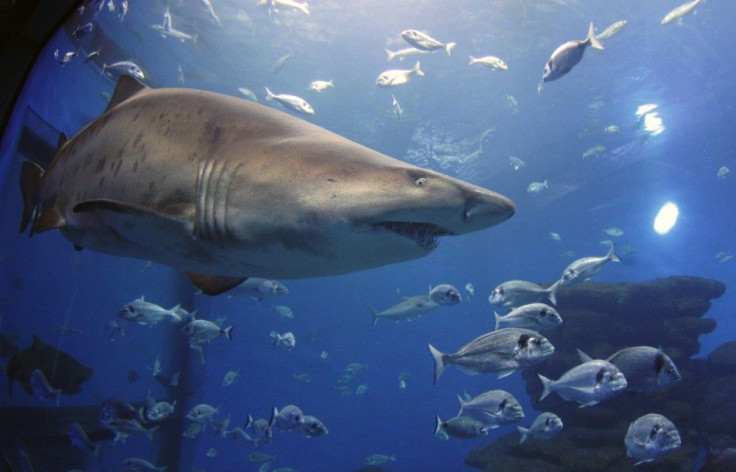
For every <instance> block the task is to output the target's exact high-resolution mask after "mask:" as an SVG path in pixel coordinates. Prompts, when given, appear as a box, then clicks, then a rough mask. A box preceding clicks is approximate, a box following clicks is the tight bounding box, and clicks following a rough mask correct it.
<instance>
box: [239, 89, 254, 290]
mask: <svg viewBox="0 0 736 472" xmlns="http://www.w3.org/2000/svg"><path fill="white" fill-rule="evenodd" d="M238 92H240V93H242V94H243V95H244V96H245V97H247V98H248V99H249V100H252V101H254V102H258V96H256V94H255V92H253V91H252V90H251V89H249V88H245V87H238ZM248 280H250V279H247V280H246V282H247V281H248Z"/></svg>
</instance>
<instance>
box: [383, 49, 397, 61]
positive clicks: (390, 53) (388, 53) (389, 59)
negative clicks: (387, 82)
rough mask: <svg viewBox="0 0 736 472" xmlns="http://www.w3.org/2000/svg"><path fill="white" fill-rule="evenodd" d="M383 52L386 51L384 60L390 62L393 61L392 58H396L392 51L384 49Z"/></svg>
mask: <svg viewBox="0 0 736 472" xmlns="http://www.w3.org/2000/svg"><path fill="white" fill-rule="evenodd" d="M384 51H386V56H387V57H386V58H387V59H388V61H389V62H391V61H392V60H393V59H394V57H396V53H394V52H393V51H389V50H388V49H384Z"/></svg>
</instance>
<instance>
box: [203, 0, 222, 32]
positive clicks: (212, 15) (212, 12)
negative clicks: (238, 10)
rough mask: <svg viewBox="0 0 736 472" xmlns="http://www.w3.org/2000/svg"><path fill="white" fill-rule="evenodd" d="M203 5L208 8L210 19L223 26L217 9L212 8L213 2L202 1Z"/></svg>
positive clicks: (208, 0)
mask: <svg viewBox="0 0 736 472" xmlns="http://www.w3.org/2000/svg"><path fill="white" fill-rule="evenodd" d="M202 3H204V6H205V7H206V8H207V13H209V14H210V18H212V20H213V21H214V22H215V23H217V24H218V25H220V26H222V21H220V17H219V16H217V13H215V7H213V6H212V2H211V1H210V0H202Z"/></svg>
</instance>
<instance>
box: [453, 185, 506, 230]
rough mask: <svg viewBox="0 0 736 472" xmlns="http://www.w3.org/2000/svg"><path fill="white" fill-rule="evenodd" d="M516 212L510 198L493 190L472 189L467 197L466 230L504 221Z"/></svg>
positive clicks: (464, 213) (465, 209)
mask: <svg viewBox="0 0 736 472" xmlns="http://www.w3.org/2000/svg"><path fill="white" fill-rule="evenodd" d="M515 212H516V206H515V205H514V202H512V201H511V200H510V199H508V198H506V197H504V196H503V195H500V194H497V193H495V192H491V191H472V192H471V193H470V194H469V195H468V196H467V197H466V199H465V208H464V209H463V221H464V222H465V223H466V226H467V229H466V230H465V231H475V230H476V229H479V228H486V227H489V226H494V225H497V224H499V223H502V222H504V221H506V220H508V219H509V218H511V217H512V216H513V215H514V213H515Z"/></svg>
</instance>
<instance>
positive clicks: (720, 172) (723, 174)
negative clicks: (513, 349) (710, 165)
mask: <svg viewBox="0 0 736 472" xmlns="http://www.w3.org/2000/svg"><path fill="white" fill-rule="evenodd" d="M730 172H731V170H730V169H729V168H728V167H726V166H723V167H721V168H720V169H718V172H717V173H716V178H718V180H723V179H725V178H726V177H727V176H728V174H729V173H730Z"/></svg>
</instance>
